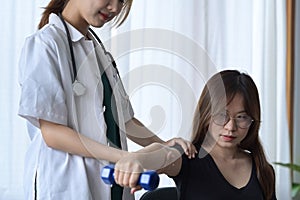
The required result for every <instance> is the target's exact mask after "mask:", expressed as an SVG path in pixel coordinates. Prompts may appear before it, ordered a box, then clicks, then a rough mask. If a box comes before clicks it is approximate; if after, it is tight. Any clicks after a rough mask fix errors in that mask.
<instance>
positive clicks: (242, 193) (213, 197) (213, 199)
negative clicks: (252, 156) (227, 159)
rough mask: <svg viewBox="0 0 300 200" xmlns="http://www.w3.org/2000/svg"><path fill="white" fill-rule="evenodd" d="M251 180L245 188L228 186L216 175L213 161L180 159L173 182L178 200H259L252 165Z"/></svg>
mask: <svg viewBox="0 0 300 200" xmlns="http://www.w3.org/2000/svg"><path fill="white" fill-rule="evenodd" d="M252 163H253V164H252V173H251V177H250V179H249V181H248V183H247V185H246V186H244V187H243V188H240V189H238V188H236V187H234V186H232V185H231V184H230V183H229V182H228V181H227V180H226V179H225V178H224V176H223V175H222V173H221V172H220V171H219V169H218V167H217V165H216V164H215V162H214V160H213V158H212V157H211V156H210V155H209V154H207V155H206V156H205V157H203V158H198V157H196V158H194V159H188V158H187V157H186V155H185V154H183V156H182V166H181V170H180V172H179V174H178V175H177V176H175V177H171V178H173V179H174V181H175V183H176V187H177V193H178V196H179V199H180V200H199V199H200V200H223V199H224V200H227V199H228V200H229V199H230V200H260V199H264V197H263V192H262V189H261V187H260V184H259V181H258V179H257V175H256V170H255V164H254V161H253V162H252Z"/></svg>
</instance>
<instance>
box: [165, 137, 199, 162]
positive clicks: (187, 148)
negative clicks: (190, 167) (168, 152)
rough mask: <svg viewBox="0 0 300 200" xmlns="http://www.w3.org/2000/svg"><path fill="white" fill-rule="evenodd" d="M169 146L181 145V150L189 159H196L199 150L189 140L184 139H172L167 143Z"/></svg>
mask: <svg viewBox="0 0 300 200" xmlns="http://www.w3.org/2000/svg"><path fill="white" fill-rule="evenodd" d="M166 144H167V145H168V146H174V145H176V144H177V145H180V146H181V148H182V149H183V151H184V153H185V154H186V155H187V156H188V157H189V158H194V157H195V155H196V153H197V149H196V147H195V146H194V145H193V144H192V143H191V142H190V141H188V140H185V139H182V138H173V139H170V140H168V141H167V142H166Z"/></svg>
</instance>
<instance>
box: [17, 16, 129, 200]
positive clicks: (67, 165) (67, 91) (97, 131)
mask: <svg viewBox="0 0 300 200" xmlns="http://www.w3.org/2000/svg"><path fill="white" fill-rule="evenodd" d="M68 29H69V31H70V35H71V39H72V45H73V49H74V54H75V60H76V65H77V73H78V76H77V80H78V81H80V82H81V83H82V84H83V85H84V87H85V92H84V94H83V95H81V96H75V95H74V94H73V91H72V82H73V81H72V79H73V70H72V62H71V57H70V50H69V46H68V41H67V37H66V33H65V29H64V26H63V24H62V22H61V21H60V19H59V17H58V16H57V15H55V14H51V15H50V17H49V24H48V25H46V26H45V27H43V28H42V29H41V30H39V31H37V33H35V34H34V35H32V36H30V37H28V38H27V39H26V41H25V44H24V47H23V49H22V53H21V57H20V63H19V65H20V73H19V82H20V85H21V99H20V107H19V113H18V114H19V115H20V116H22V117H24V118H25V119H26V120H27V121H28V132H29V136H30V138H31V144H30V146H29V148H28V152H27V154H26V159H25V175H24V189H25V198H26V199H34V195H35V191H36V195H37V196H36V197H37V199H45V200H46V199H47V200H50V199H51V200H54V199H57V200H64V199H67V200H73V199H74V200H77V199H80V200H83V199H84V200H85V199H89V200H108V199H110V186H108V185H106V184H104V183H103V181H102V180H101V178H100V170H101V168H102V167H103V166H104V165H106V164H108V162H107V161H103V160H101V161H99V160H96V159H92V158H84V157H81V156H77V155H71V154H69V153H66V152H62V151H58V150H55V149H52V148H49V147H48V146H47V145H46V144H45V142H44V140H43V138H42V135H41V132H40V129H39V121H38V120H39V119H44V120H47V121H51V122H54V123H58V124H62V125H66V126H69V127H71V128H73V129H75V130H77V131H78V132H79V133H80V134H83V135H85V136H87V137H89V138H91V139H93V140H95V141H97V142H99V143H102V144H107V142H108V141H107V138H106V124H105V121H104V116H103V112H104V108H103V107H102V102H103V86H102V82H101V74H100V71H99V65H98V62H97V58H96V55H97V56H98V58H99V59H100V62H101V63H99V64H101V65H102V66H103V67H104V68H108V69H107V76H108V78H109V81H110V84H111V86H112V88H113V92H114V95H115V96H116V99H117V100H116V101H117V109H118V117H119V119H118V120H119V127H120V136H121V144H122V149H124V150H127V144H126V135H125V133H124V131H123V130H125V122H126V121H128V120H130V119H131V118H132V117H133V110H132V107H131V104H130V102H129V100H128V96H127V94H126V92H125V90H124V88H123V86H122V84H121V82H120V81H119V77H118V75H117V72H116V70H115V68H114V67H112V66H111V65H110V64H111V63H110V60H109V58H108V57H107V56H106V55H105V51H104V50H103V49H102V48H101V47H100V45H99V44H97V45H98V46H97V48H94V47H95V44H96V41H95V40H93V41H91V40H85V39H84V37H83V35H82V34H81V33H80V32H79V31H77V30H76V29H75V28H74V27H72V26H71V25H70V24H68ZM86 147H87V149H88V146H86ZM91 153H93V152H91ZM123 199H126V200H127V199H134V197H133V195H130V194H129V190H128V189H126V190H124V195H123Z"/></svg>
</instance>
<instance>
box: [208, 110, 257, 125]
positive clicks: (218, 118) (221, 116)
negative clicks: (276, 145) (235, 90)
mask: <svg viewBox="0 0 300 200" xmlns="http://www.w3.org/2000/svg"><path fill="white" fill-rule="evenodd" d="M212 119H213V121H214V123H215V124H217V125H219V126H225V125H226V124H227V123H228V122H229V121H230V119H233V120H234V122H235V124H236V125H237V126H238V127H239V128H242V129H246V128H249V127H250V125H251V124H252V122H253V121H254V120H253V119H252V118H251V117H250V116H249V115H247V114H238V115H236V116H235V117H231V116H230V115H229V114H228V113H227V112H223V113H218V114H216V115H214V116H213V117H212Z"/></svg>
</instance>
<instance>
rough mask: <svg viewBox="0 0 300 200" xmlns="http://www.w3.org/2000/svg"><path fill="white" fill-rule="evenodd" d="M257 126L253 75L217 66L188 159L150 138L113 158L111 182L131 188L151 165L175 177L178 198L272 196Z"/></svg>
mask: <svg viewBox="0 0 300 200" xmlns="http://www.w3.org/2000/svg"><path fill="white" fill-rule="evenodd" d="M259 127H260V102H259V95H258V91H257V88H256V85H255V83H254V82H253V80H252V78H251V77H250V76H249V75H247V74H244V73H240V72H238V71H235V70H225V71H222V72H220V73H217V74H215V75H214V76H213V77H212V78H210V80H209V81H208V82H207V84H206V85H205V87H204V90H203V92H202V94H201V97H200V99H199V102H198V106H197V108H196V112H195V116H194V124H193V144H194V145H195V146H196V147H197V148H198V150H199V151H198V152H199V153H198V156H197V157H196V158H194V159H191V160H189V159H187V157H186V155H184V154H182V151H181V150H180V147H179V148H178V147H176V146H175V148H170V147H166V146H163V145H161V144H158V143H154V144H152V145H150V146H148V147H146V148H144V149H142V150H140V151H138V152H135V153H131V154H129V155H128V156H126V157H124V158H123V159H121V160H119V162H117V164H116V166H115V167H116V169H115V179H116V182H117V183H119V184H120V185H123V186H129V187H132V192H134V191H136V190H138V189H139V186H136V181H137V178H138V176H139V174H138V173H140V172H142V171H143V170H146V169H154V170H157V171H158V172H159V173H165V174H167V175H168V176H170V177H172V178H173V179H174V181H175V183H176V187H177V192H178V196H179V199H188V200H193V199H209V200H212V199H256V200H257V199H268V200H269V199H276V195H275V175H274V170H273V168H272V166H271V165H270V164H269V163H268V161H267V160H266V157H265V154H264V150H263V147H262V145H261V143H260V141H259V136H258V131H259ZM145 154H147V156H145ZM137 172H138V173H137Z"/></svg>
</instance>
